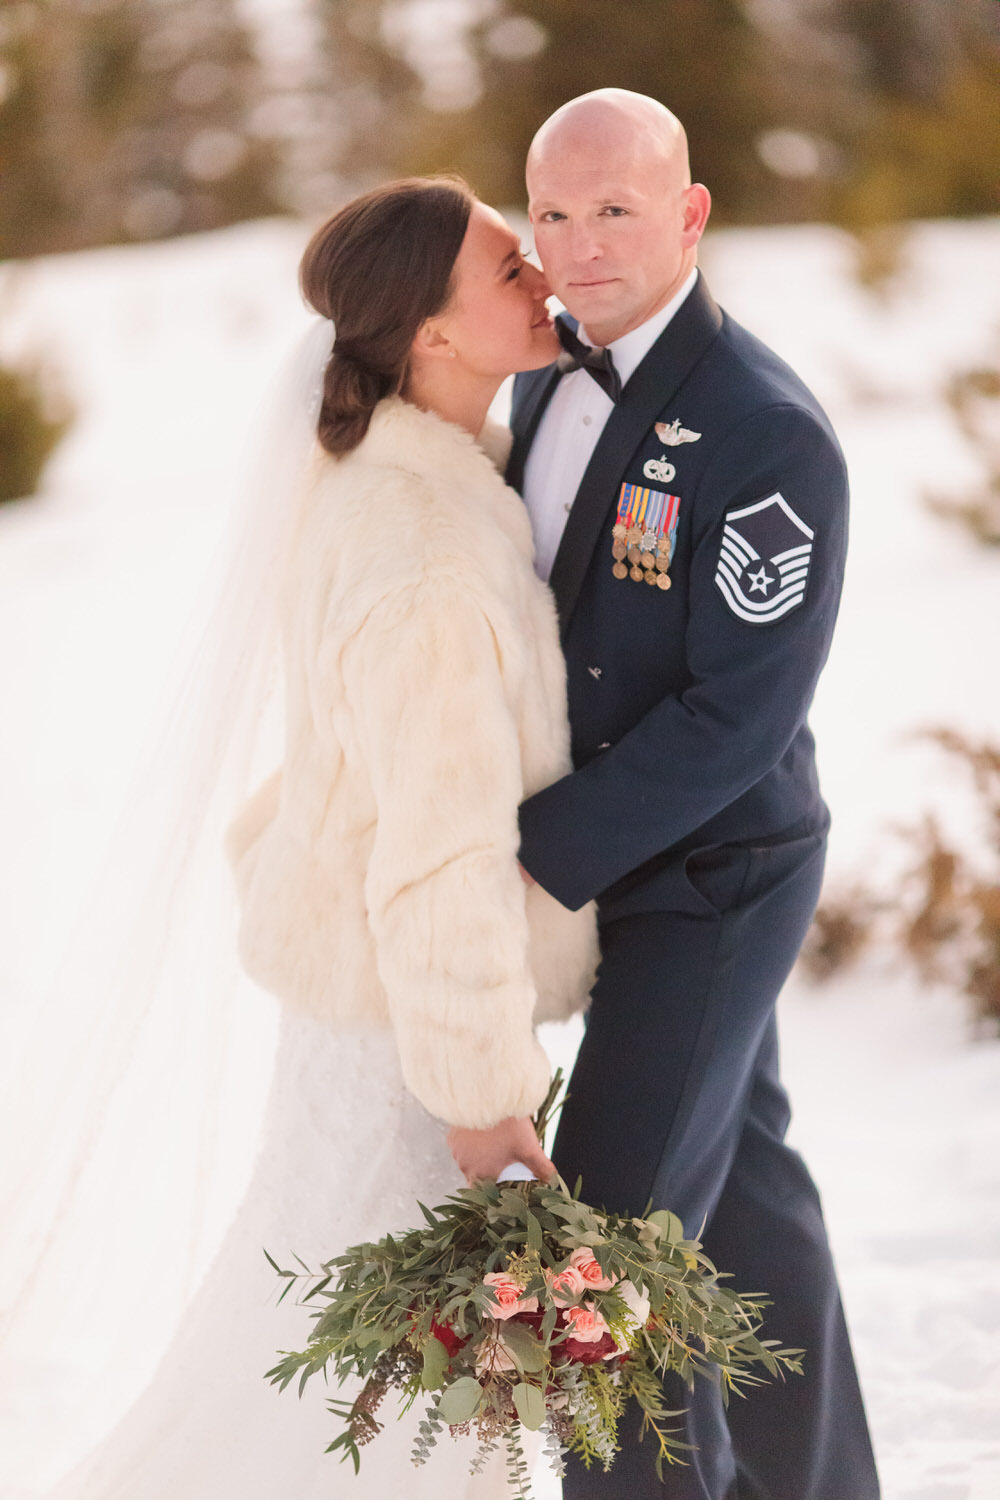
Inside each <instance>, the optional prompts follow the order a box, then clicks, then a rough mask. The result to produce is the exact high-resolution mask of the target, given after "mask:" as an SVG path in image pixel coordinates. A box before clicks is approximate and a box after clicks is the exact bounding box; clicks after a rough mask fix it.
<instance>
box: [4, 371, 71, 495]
mask: <svg viewBox="0 0 1000 1500" xmlns="http://www.w3.org/2000/svg"><path fill="white" fill-rule="evenodd" d="M70 421H71V413H70V411H69V408H68V405H67V403H66V402H65V400H64V399H62V398H54V397H53V396H52V395H51V394H50V392H49V391H48V390H47V389H46V387H45V386H44V385H43V383H42V381H41V379H40V378H39V376H38V375H36V374H33V373H30V372H26V371H22V370H14V369H10V368H8V367H7V366H4V365H0V501H4V500H20V499H22V498H23V497H24V496H26V495H33V494H34V493H35V491H36V489H37V488H38V481H39V479H40V478H41V475H42V470H43V469H44V468H45V465H46V463H47V461H48V459H49V456H50V454H51V453H52V451H53V449H54V448H55V447H56V444H57V443H58V442H59V440H60V438H61V437H62V436H63V434H64V433H65V431H66V429H67V428H68V426H69V424H70Z"/></svg>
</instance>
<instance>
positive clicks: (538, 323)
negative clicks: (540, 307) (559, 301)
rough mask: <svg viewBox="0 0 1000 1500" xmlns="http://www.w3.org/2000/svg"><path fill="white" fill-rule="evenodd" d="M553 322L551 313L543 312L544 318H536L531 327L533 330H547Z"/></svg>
mask: <svg viewBox="0 0 1000 1500" xmlns="http://www.w3.org/2000/svg"><path fill="white" fill-rule="evenodd" d="M551 322H552V314H551V313H550V312H543V313H542V316H541V317H540V318H536V319H535V321H534V323H532V325H531V326H532V328H546V327H548V326H549V325H550V324H551Z"/></svg>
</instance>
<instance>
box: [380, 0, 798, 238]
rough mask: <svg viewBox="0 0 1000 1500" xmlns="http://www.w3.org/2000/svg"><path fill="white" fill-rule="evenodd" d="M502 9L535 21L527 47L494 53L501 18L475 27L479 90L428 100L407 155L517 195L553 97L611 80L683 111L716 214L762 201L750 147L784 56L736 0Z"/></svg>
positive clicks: (738, 213) (496, 193) (761, 175)
mask: <svg viewBox="0 0 1000 1500" xmlns="http://www.w3.org/2000/svg"><path fill="white" fill-rule="evenodd" d="M500 16H501V18H502V17H504V16H507V17H516V18H518V19H519V20H520V21H521V22H522V24H523V23H524V22H525V21H527V22H529V23H531V24H533V25H534V26H535V27H536V28H537V33H538V35H539V37H540V38H541V39H543V46H542V49H541V50H540V51H539V52H537V53H536V54H535V55H533V56H516V55H515V56H504V55H502V54H499V55H498V53H497V51H496V46H497V35H498V33H497V25H498V22H497V18H496V17H495V16H490V18H489V19H488V20H485V21H483V22H481V23H479V24H478V25H477V26H476V27H474V28H473V30H472V33H471V36H470V43H471V47H472V50H473V52H474V54H475V55H476V56H477V58H478V60H479V66H480V73H481V77H482V83H483V95H482V98H481V100H480V101H479V103H478V104H477V105H475V106H474V107H473V108H471V109H468V110H462V111H458V112H454V113H447V114H445V113H438V114H434V113H433V112H432V111H430V110H425V111H424V113H423V115H422V117H421V118H419V119H418V120H417V121H416V122H415V125H414V133H413V137H412V141H411V148H410V152H409V154H408V158H407V164H408V165H410V166H412V167H413V169H414V170H418V171H437V170H441V169H443V168H447V167H451V168H452V169H455V170H458V171H460V172H463V173H464V174H465V175H466V176H467V177H468V178H469V181H470V182H472V183H473V185H474V186H475V187H476V189H477V191H479V192H480V193H481V194H482V195H483V196H485V197H486V198H487V199H488V200H490V201H493V202H499V203H511V202H521V201H522V200H523V198H524V159H525V155H526V153H527V149H528V146H529V144H530V141H531V138H532V136H533V135H534V133H535V131H536V130H537V129H538V127H539V125H541V124H542V122H543V120H545V119H546V118H547V116H548V115H550V114H551V113H552V111H553V110H555V109H557V108H558V107H559V105H561V104H563V103H565V102H566V100H567V99H571V98H573V97H574V96H575V95H577V94H582V93H585V92H587V91H588V90H589V89H595V88H604V87H606V86H608V85H610V84H613V85H615V86H618V87H622V88H630V89H634V90H636V91H637V92H639V93H643V94H650V95H652V96H653V97H654V98H658V99H663V100H664V101H665V102H667V103H669V105H670V107H671V109H673V110H674V111H675V113H676V114H677V115H678V116H679V117H680V118H681V119H682V120H683V121H684V124H685V126H686V127H687V130H688V135H689V138H690V141H691V150H692V169H693V171H694V174H695V176H696V178H697V179H698V180H700V181H703V182H707V183H709V185H710V187H711V189H712V193H713V196H714V199H715V222H716V223H729V222H741V221H746V220H754V219H756V218H759V217H760V216H761V215H762V214H763V213H764V211H765V203H766V197H767V191H768V187H769V182H768V173H767V170H766V168H765V167H764V165H763V164H762V162H761V161H760V158H759V157H758V156H757V154H756V152H755V149H754V139H755V136H756V134H757V133H758V131H760V130H762V129H764V128H765V127H766V126H767V125H769V124H771V123H773V121H774V119H775V118H776V114H775V103H774V98H773V91H774V84H775V74H776V70H777V69H778V68H779V67H780V61H779V60H778V59H777V58H776V57H775V55H774V53H773V50H772V49H770V48H769V47H768V44H767V41H766V38H765V37H764V36H763V35H762V34H761V32H760V31H759V30H758V28H757V27H756V26H754V25H753V24H752V22H751V21H750V19H749V18H748V15H747V13H746V10H745V8H744V6H743V5H742V4H740V3H738V0H668V3H664V0H628V3H626V4H621V5H618V6H616V7H615V8H614V10H613V11H609V9H608V6H607V5H606V4H605V3H604V0H515V3H512V4H510V5H505V6H502V7H501V9H500Z"/></svg>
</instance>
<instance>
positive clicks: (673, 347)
mask: <svg viewBox="0 0 1000 1500" xmlns="http://www.w3.org/2000/svg"><path fill="white" fill-rule="evenodd" d="M721 327H722V313H721V311H720V310H719V307H718V305H717V304H716V302H715V301H714V300H713V298H712V296H711V294H710V293H709V291H708V288H707V287H706V285H705V280H704V277H703V276H702V275H701V274H700V273H699V276H698V280H697V282H696V283H695V285H694V287H693V288H692V290H691V294H690V296H689V297H688V298H687V300H686V301H685V302H684V303H683V304H682V305H681V307H680V308H679V309H678V311H677V313H676V314H675V315H674V317H673V318H672V319H671V320H670V322H669V323H668V324H667V326H666V328H665V329H664V330H663V332H662V333H661V335H660V337H659V338H658V339H657V341H656V343H655V344H654V345H653V347H652V349H650V351H649V353H648V354H647V355H646V357H645V359H644V360H643V361H642V363H641V364H640V365H639V367H638V369H637V370H636V371H635V373H634V374H633V375H632V377H631V379H630V380H629V381H628V383H627V385H626V386H625V391H624V394H623V397H622V399H621V401H620V402H619V403H618V405H617V406H616V407H615V409H614V411H613V412H612V413H611V415H610V417H609V418H608V420H607V422H606V423H605V426H604V431H603V432H602V433H601V436H600V438H599V439H598V443H597V447H596V448H595V449H594V453H593V456H592V458H591V460H590V463H589V464H588V465H587V468H586V470H585V472H584V476H583V478H582V480H581V481H580V488H579V489H578V490H577V492H576V498H575V499H574V501H573V508H572V510H571V511H570V513H569V520H568V521H567V522H566V529H565V531H564V532H563V536H562V541H561V542H560V544H559V551H558V552H557V553H556V558H555V562H554V563H553V565H552V576H551V578H550V579H549V583H550V585H551V588H552V591H553V593H554V594H555V597H556V605H557V606H558V610H559V619H560V622H561V625H562V632H563V636H564V638H565V634H566V630H567V628H568V626H569V621H570V617H571V615H572V613H573V610H574V608H575V606H576V601H577V598H578V596H579V593H580V586H581V584H582V583H583V578H584V574H585V573H586V571H587V568H588V567H589V565H590V559H591V557H592V556H593V552H594V548H595V546H596V545H597V542H598V540H599V538H600V535H601V530H602V527H603V525H604V521H605V518H606V516H607V513H608V509H609V507H610V506H611V503H612V501H613V500H614V498H615V496H616V494H617V490H618V485H619V482H620V479H621V476H622V473H623V472H624V470H625V468H626V466H627V464H628V461H629V459H630V458H631V456H632V454H633V453H634V451H635V449H636V448H637V447H638V446H639V444H640V443H641V442H642V439H643V437H644V436H645V435H646V433H647V432H648V431H649V429H650V427H651V426H652V424H653V422H654V421H655V419H656V418H657V417H658V416H659V415H660V413H661V412H662V411H663V409H664V407H665V406H667V404H668V403H669V402H670V401H671V400H672V399H673V397H674V395H675V393H676V392H677V390H678V389H679V388H680V386H681V385H682V384H683V383H684V381H685V380H686V379H687V377H688V375H689V374H690V373H691V371H692V370H693V369H694V367H695V365H696V364H697V363H698V361H699V360H700V359H701V357H702V355H703V354H704V353H705V350H706V349H707V348H708V346H709V345H710V344H711V343H712V341H713V339H714V338H715V337H716V335H717V334H718V332H719V329H720V328H721ZM553 383H554V382H553ZM531 394H532V395H533V394H534V393H533V392H532V393H531ZM528 399H529V400H530V399H531V397H530V396H529V398H528ZM542 409H544V407H542ZM540 417H541V410H537V411H536V412H535V413H534V414H533V426H532V428H531V433H532V435H533V434H534V431H535V428H536V427H537V426H538V421H539V419H540ZM530 441H531V439H530V437H529V438H528V439H527V440H526V442H525V447H524V453H525V455H526V453H527V447H528V445H529V444H530ZM523 472H524V457H522V458H521V475H522V477H523ZM511 482H513V481H511Z"/></svg>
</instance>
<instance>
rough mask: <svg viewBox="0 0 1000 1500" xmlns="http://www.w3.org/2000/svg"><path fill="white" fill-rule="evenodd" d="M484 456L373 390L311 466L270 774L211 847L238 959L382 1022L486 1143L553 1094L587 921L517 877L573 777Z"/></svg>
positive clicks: (563, 727)
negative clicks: (226, 858)
mask: <svg viewBox="0 0 1000 1500" xmlns="http://www.w3.org/2000/svg"><path fill="white" fill-rule="evenodd" d="M505 438H508V434H507V433H506V432H505V431H504V430H503V429H498V428H491V429H489V430H486V431H484V434H483V435H482V437H481V439H480V442H481V443H483V444H484V445H485V446H487V447H490V448H492V449H493V457H489V456H487V453H486V451H484V447H481V446H480V445H479V444H477V443H476V442H474V441H473V439H472V438H471V437H470V436H468V435H467V434H466V433H464V432H463V431H462V430H461V429H460V428H458V427H456V426H452V425H451V424H449V423H447V422H444V421H442V420H441V419H440V418H438V417H436V416H434V415H433V414H430V413H427V412H422V411H419V410H418V409H417V408H416V407H414V406H412V405H410V404H409V403H407V402H405V401H403V400H401V399H400V398H399V397H390V398H388V399H387V400H385V401H383V402H381V403H380V404H379V406H378V407H377V408H376V411H375V414H374V417H373V419H372V423H371V427H370V429H369V431H368V434H367V435H366V437H365V439H364V441H363V442H362V443H361V444H360V445H359V447H358V448H357V449H355V451H354V452H353V453H350V454H348V455H347V456H346V457H344V458H342V459H339V460H333V459H331V458H329V457H328V456H327V455H325V454H324V455H322V456H321V457H320V458H319V459H318V461H317V466H316V469H315V472H314V475H313V479H312V481H311V485H310V489H309V493H308V495H307V497H306V502H305V506H304V512H303V518H302V523H301V528H300V531H299V533H298V540H297V544H296V549H295V553H294V558H293V563H292V568H291V572H290V587H289V588H288V590H287V595H286V604H285V608H284V615H285V618H284V621H283V628H284V648H285V678H286V724H285V759H284V765H283V767H282V769H281V771H280V772H278V773H277V775H275V776H274V777H272V779H271V780H270V781H268V782H267V783H265V785H264V786H263V787H261V788H260V790H259V791H258V792H257V793H256V794H255V796H254V797H253V798H252V799H251V801H250V802H249V804H248V805H247V807H246V808H245V809H244V811H243V812H242V813H241V815H240V816H239V818H238V819H237V821H236V822H235V823H234V825H233V826H232V828H231V829H230V831H229V835H228V851H229V855H230V858H231V859H232V860H233V863H234V867H235V872H236V880H237V886H238V889H239V892H240V896H241V901H242V922H241V932H240V952H241V957H242V960H243V963H244V965H245V966H246V968H247V969H248V971H249V972H250V974H251V975H252V976H253V978H254V979H256V980H257V981H258V983H260V984H262V985H263V986H264V987H265V988H267V989H269V990H271V991H273V992H274V993H275V994H276V995H278V996H279V997H280V998H281V999H282V1000H284V1001H286V1002H287V1003H289V1004H291V1005H296V1006H301V1007H304V1008H307V1009H308V1010H310V1011H312V1012H313V1013H314V1014H316V1015H318V1016H321V1017H322V1018H323V1019H325V1020H327V1021H329V1023H330V1024H331V1025H334V1026H336V1025H338V1024H348V1025H353V1024H358V1023H360V1024H366V1023H371V1022H376V1023H378V1024H382V1025H391V1026H392V1028H393V1031H394V1033H395V1037H396V1042H397V1045H398V1049H399V1056H400V1060H401V1065H402V1070H403V1076H404V1079H405V1081H406V1084H407V1087H408V1088H409V1089H410V1090H411V1091H412V1092H413V1093H414V1094H415V1095H416V1096H417V1098H419V1099H420V1100H421V1102H422V1103H423V1104H424V1105H425V1106H426V1108H427V1109H429V1110H430V1111H431V1112H432V1113H433V1114H435V1115H438V1116H440V1117H441V1118H442V1119H444V1120H447V1121H449V1122H450V1123H452V1124H456V1125H465V1126H472V1127H475V1128H483V1127H485V1126H488V1125H492V1124H494V1123H496V1121H498V1120H500V1119H503V1118H504V1117H506V1116H507V1115H525V1114H530V1113H531V1112H532V1111H533V1110H534V1109H535V1108H536V1107H537V1106H538V1104H539V1103H540V1102H541V1100H542V1098H543V1097H544V1095H545V1092H546V1089H547V1087H548V1082H549V1065H548V1061H547V1058H546V1055H545V1053H544V1051H543V1049H542V1047H541V1045H540V1043H539V1042H538V1041H537V1039H536V1037H535V1035H534V1030H533V1025H532V1022H533V1020H534V1021H541V1020H554V1019H559V1018H562V1017H565V1016H568V1015H569V1014H571V1013H572V1012H573V1011H576V1010H579V1009H581V1008H582V1007H583V1006H584V1005H585V1004H586V1002H587V996H588V993H589V990H590V986H591V983H592V980H593V975H594V971H595V968H596V963H597V942H596V930H595V919H594V913H593V910H592V908H584V909H583V910H581V911H577V912H570V911H567V910H566V908H565V907H563V906H560V905H559V903H558V902H557V901H555V899H554V898H553V897H551V896H550V895H549V894H548V893H547V892H546V891H544V890H542V889H541V888H540V887H539V886H532V887H530V888H529V887H527V886H526V885H525V884H524V882H523V880H522V879H521V876H520V874H519V871H518V867H517V850H518V842H519V840H518V825H517V809H518V804H519V802H520V801H521V800H522V798H523V797H525V796H528V795H530V794H531V793H532V792H535V791H537V790H539V789H540V788H541V787H544V786H546V785H548V784H549V783H550V782H552V781H554V780H555V779H556V778H557V777H559V776H561V775H562V774H563V773H564V772H565V771H567V770H568V769H569V766H570V761H569V735H568V730H567V724H566V689H565V669H564V664H563V657H562V652H561V650H560V647H559V641H558V634H557V627H556V615H555V608H554V605H553V602H552V598H551V595H550V594H549V591H548V589H547V588H546V586H545V585H544V584H543V583H542V582H540V580H539V579H538V578H537V577H536V575H535V573H534V570H533V566H532V538H531V528H530V522H529V519H528V515H527V512H526V511H525V509H524V506H523V504H522V502H521V500H520V498H519V497H518V496H517V494H515V492H514V491H513V490H511V489H509V488H508V487H507V485H505V484H504V482H503V480H502V479H501V477H500V475H499V473H498V472H497V468H496V467H495V466H494V460H497V461H502V456H503V455H502V453H500V452H498V451H497V448H498V445H502V443H503V439H505Z"/></svg>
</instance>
